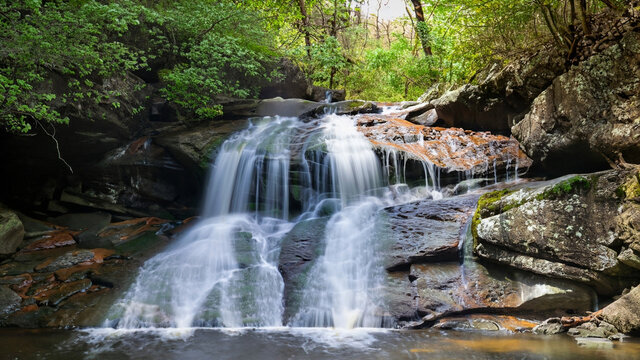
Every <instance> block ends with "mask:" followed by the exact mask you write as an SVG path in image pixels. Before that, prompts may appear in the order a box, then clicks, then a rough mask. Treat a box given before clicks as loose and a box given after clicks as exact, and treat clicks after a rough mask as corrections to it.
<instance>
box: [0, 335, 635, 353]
mask: <svg viewBox="0 0 640 360" xmlns="http://www.w3.org/2000/svg"><path fill="white" fill-rule="evenodd" d="M185 331H186V332H182V331H180V330H179V329H146V330H113V329H96V330H86V331H84V330H83V331H65V330H19V329H0V349H1V351H0V353H1V354H2V356H1V357H2V359H52V360H57V359H65V360H73V359H185V360H186V359H205V358H206V359H261V360H262V359H265V360H269V359H299V358H304V359H338V358H349V359H453V360H455V359H464V360H469V359H498V360H502V359H504V360H507V359H509V360H510V359H535V360H538V359H579V360H589V359H611V360H618V359H620V360H622V359H638V358H640V340H639V339H629V338H628V339H627V341H623V342H609V341H602V340H596V339H594V340H587V341H582V342H580V341H579V342H576V341H575V340H574V339H572V338H570V337H569V336H564V335H557V336H535V335H529V334H507V333H498V332H496V333H488V332H445V331H437V330H425V331H391V330H381V329H375V330H372V329H357V330H334V329H319V328H269V329H247V328H243V329H225V330H222V329H195V330H193V329H190V330H185Z"/></svg>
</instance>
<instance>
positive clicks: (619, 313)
mask: <svg viewBox="0 0 640 360" xmlns="http://www.w3.org/2000/svg"><path fill="white" fill-rule="evenodd" d="M600 317H601V318H602V319H603V320H604V321H606V322H608V323H610V324H612V325H613V326H615V328H616V329H618V330H619V331H620V332H622V333H630V332H636V331H640V286H637V287H635V288H634V289H632V290H631V291H630V292H629V293H628V294H626V295H623V296H622V297H621V298H620V299H618V300H616V301H614V302H613V303H611V304H609V305H608V306H606V307H605V308H604V309H602V313H601V315H600Z"/></svg>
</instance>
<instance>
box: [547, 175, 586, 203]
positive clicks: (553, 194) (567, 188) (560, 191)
mask: <svg viewBox="0 0 640 360" xmlns="http://www.w3.org/2000/svg"><path fill="white" fill-rule="evenodd" d="M591 186H592V180H591V179H589V178H586V177H584V176H574V177H571V178H569V179H567V180H564V181H561V182H559V183H557V184H556V185H554V186H553V187H552V188H550V189H548V190H545V191H544V192H543V193H541V194H539V195H538V196H536V200H546V199H550V200H553V199H558V198H561V197H564V196H566V195H570V194H575V193H578V192H580V191H589V190H590V189H591Z"/></svg>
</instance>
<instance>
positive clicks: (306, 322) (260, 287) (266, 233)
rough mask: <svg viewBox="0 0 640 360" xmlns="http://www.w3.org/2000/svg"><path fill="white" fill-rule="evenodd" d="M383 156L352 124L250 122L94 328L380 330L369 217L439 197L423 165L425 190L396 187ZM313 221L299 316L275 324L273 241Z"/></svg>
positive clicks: (396, 171)
mask: <svg viewBox="0 0 640 360" xmlns="http://www.w3.org/2000/svg"><path fill="white" fill-rule="evenodd" d="M383 158H384V159H383V162H381V161H380V160H379V158H378V156H377V155H376V154H375V153H374V151H373V148H372V145H371V143H370V142H369V141H368V140H367V139H366V138H365V137H364V135H362V134H361V133H360V132H358V130H357V128H356V122H355V120H354V118H353V117H349V116H339V115H334V114H328V115H325V116H324V117H323V118H321V119H319V120H314V121H312V122H303V121H301V120H300V119H297V118H283V117H274V118H264V119H257V120H254V122H253V123H252V124H251V125H250V126H249V128H248V129H246V130H244V131H242V132H240V133H238V134H236V135H235V136H233V137H232V138H230V139H229V140H227V141H226V142H225V143H224V144H223V145H222V146H221V148H220V150H219V153H218V155H217V157H216V160H215V163H214V164H213V166H212V172H211V176H210V179H209V183H208V187H207V193H206V197H205V199H204V204H203V213H202V218H201V220H198V221H197V223H196V224H195V225H193V226H192V227H191V229H190V230H188V231H186V232H185V233H184V234H182V235H181V236H180V237H179V239H177V240H176V241H175V242H174V243H173V244H172V245H171V246H170V247H169V248H168V249H166V250H165V251H164V252H162V253H160V254H158V255H156V256H155V257H153V258H152V259H150V260H148V261H147V262H146V263H145V264H144V266H143V267H142V268H141V270H140V273H139V274H138V277H137V279H136V281H135V282H134V284H133V285H132V286H131V288H130V289H129V290H128V292H127V293H126V294H125V296H124V297H123V298H122V299H121V301H119V302H118V303H117V304H116V305H114V307H113V308H112V310H111V312H110V315H109V319H110V320H107V323H106V326H109V327H117V328H123V329H131V328H147V327H177V328H187V327H193V326H211V327H247V326H251V327H254V326H260V327H273V326H282V325H291V326H296V327H336V328H353V327H388V326H391V325H392V323H389V322H388V321H387V320H386V319H385V316H384V313H385V310H384V307H385V304H384V302H383V300H382V299H381V296H380V293H381V291H379V289H380V287H382V286H383V282H384V278H385V274H384V269H383V266H382V265H381V262H380V258H379V256H380V255H379V254H380V252H381V251H380V250H381V246H383V244H381V243H380V241H379V240H377V239H376V236H375V229H376V213H377V212H378V211H379V210H380V209H381V208H383V207H385V206H390V205H394V204H397V203H401V202H407V201H410V200H415V199H420V198H425V197H426V196H431V197H433V198H439V197H441V196H442V195H441V194H440V193H439V192H438V191H437V190H438V186H439V173H438V172H437V171H436V170H435V169H434V167H433V164H429V163H426V162H425V163H424V164H423V167H424V172H425V187H424V188H423V190H417V191H416V189H411V190H410V189H409V188H408V187H407V186H406V185H402V183H403V182H405V181H406V176H405V174H404V171H403V169H402V167H403V166H402V164H401V163H402V161H401V160H400V159H399V158H398V156H397V154H395V153H393V154H391V153H386V154H384V156H383ZM383 165H384V166H383ZM404 167H406V160H405V164H404ZM390 185H391V186H390ZM321 214H322V215H327V214H331V217H330V219H329V220H328V223H327V225H326V231H325V237H324V244H323V248H324V250H323V251H322V254H321V255H320V256H319V258H318V259H317V260H316V261H315V263H314V265H313V267H312V269H311V271H310V273H309V274H308V276H307V282H306V285H305V290H304V296H303V298H302V299H301V306H300V309H298V312H297V314H296V315H295V316H294V317H293V318H292V320H291V321H290V323H289V324H283V323H282V318H283V311H284V308H283V289H284V283H283V280H282V276H281V275H280V273H279V271H278V260H279V253H280V242H281V240H282V238H283V237H284V236H285V235H286V234H287V233H288V232H289V230H291V229H292V227H293V226H294V225H295V224H296V223H297V222H299V221H302V220H308V219H312V218H316V217H318V216H320V215H321Z"/></svg>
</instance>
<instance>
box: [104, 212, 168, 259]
mask: <svg viewBox="0 0 640 360" xmlns="http://www.w3.org/2000/svg"><path fill="white" fill-rule="evenodd" d="M168 222H169V221H168V220H164V219H158V218H153V217H147V218H139V219H131V220H125V221H121V222H117V223H112V224H109V225H108V226H106V227H104V228H103V229H101V231H100V232H99V233H98V234H97V237H98V238H100V240H101V242H103V243H106V244H109V246H114V247H116V248H117V249H118V250H119V251H123V250H125V249H129V248H130V247H131V242H133V241H135V240H136V239H138V238H140V237H143V236H145V235H146V234H148V233H151V234H152V235H155V234H156V233H157V232H158V231H160V230H161V229H162V226H163V225H164V224H167V223H168Z"/></svg>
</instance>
